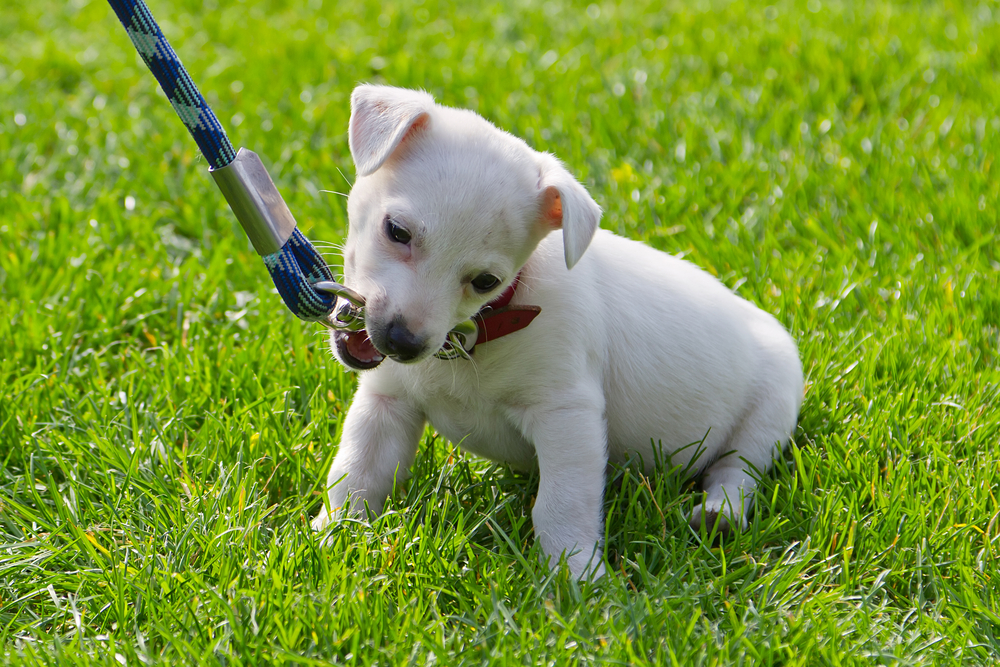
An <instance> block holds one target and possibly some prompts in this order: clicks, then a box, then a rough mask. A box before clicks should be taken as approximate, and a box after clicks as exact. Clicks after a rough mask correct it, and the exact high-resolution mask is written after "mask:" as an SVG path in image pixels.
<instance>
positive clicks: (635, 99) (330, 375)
mask: <svg viewBox="0 0 1000 667" xmlns="http://www.w3.org/2000/svg"><path fill="white" fill-rule="evenodd" d="M150 5H151V8H152V10H153V13H154V15H156V16H157V18H158V19H159V20H160V21H161V23H162V25H163V28H164V31H165V32H166V34H167V36H168V37H169V38H170V40H171V41H172V42H173V44H174V47H175V48H176V49H177V51H178V52H179V54H180V55H181V58H182V59H183V60H184V62H185V64H186V65H187V67H188V68H189V69H190V71H191V73H192V75H193V77H194V79H195V80H196V81H197V82H198V83H199V85H200V86H201V88H202V90H203V92H204V93H205V95H206V97H207V98H208V100H209V102H210V103H211V104H212V106H213V107H214V108H215V109H216V111H217V113H218V114H219V117H220V119H221V120H222V122H223V124H224V126H225V127H226V128H227V130H228V131H229V134H230V137H231V138H232V139H233V143H234V144H235V145H237V146H240V145H243V146H246V147H248V148H251V149H253V150H255V151H256V152H258V153H259V154H260V155H261V156H262V157H263V159H264V161H265V164H267V165H268V167H269V168H270V170H271V174H272V176H273V177H274V179H275V181H276V183H277V185H278V187H279V188H280V189H281V191H282V192H283V194H284V196H285V198H286V200H287V202H288V204H289V206H290V208H291V210H292V211H293V212H294V213H295V215H296V217H297V219H298V221H299V226H300V228H302V229H303V231H304V232H305V233H306V235H307V236H308V237H309V238H310V239H312V240H314V241H315V242H316V243H317V244H318V245H320V246H321V247H322V249H323V250H324V252H325V253H327V256H328V258H329V261H330V262H331V264H335V263H336V262H337V261H338V257H337V254H336V251H337V245H338V244H339V243H340V242H342V240H343V238H344V234H345V231H346V225H347V221H346V210H345V199H344V197H343V196H342V195H341V194H338V193H344V192H347V191H348V189H349V188H350V181H351V180H352V178H353V173H354V172H353V166H352V164H351V161H350V155H349V152H348V148H347V135H346V128H347V120H348V115H349V106H348V100H349V95H350V92H351V90H352V88H353V86H354V85H355V84H356V83H358V82H360V81H380V82H387V83H392V84H396V85H402V86H409V87H421V88H425V89H427V90H428V91H430V92H432V93H433V94H434V95H435V96H436V97H437V98H438V100H439V101H442V102H443V103H446V104H450V105H455V106H463V107H470V108H473V109H475V110H477V111H479V112H480V113H481V114H483V115H484V116H486V117H487V118H489V119H490V120H492V121H493V122H495V123H496V124H498V125H499V126H501V127H503V128H504V129H507V130H509V131H511V132H513V133H515V134H517V135H519V136H522V137H524V138H525V139H526V140H527V141H528V142H529V143H530V144H532V145H533V146H534V147H536V148H538V149H540V150H547V151H551V152H553V153H555V154H557V155H558V156H560V157H561V158H562V159H563V160H564V161H565V162H566V163H567V165H568V166H569V167H570V169H571V170H572V171H573V172H574V173H575V174H576V175H577V176H578V177H579V178H580V179H581V181H582V182H584V183H585V184H586V186H587V187H588V188H589V189H590V191H591V193H592V194H593V195H594V197H595V199H596V200H597V201H598V203H599V204H601V206H602V207H603V208H604V210H605V216H604V219H603V221H602V225H603V226H604V227H605V228H608V229H611V230H615V231H617V232H619V233H621V234H624V235H627V236H630V237H633V238H637V239H642V240H644V241H646V242H647V243H649V244H651V245H653V246H655V247H657V248H660V249H663V250H666V251H669V252H672V253H677V254H681V255H683V256H684V257H686V258H687V259H689V260H690V261H692V262H694V263H696V264H698V265H699V266H701V267H704V268H705V269H707V270H709V271H711V272H712V273H714V274H716V275H717V276H718V277H719V278H720V279H721V280H722V281H724V282H725V283H726V285H728V286H730V287H731V288H732V289H733V290H735V291H736V292H737V293H739V294H740V295H742V296H744V297H745V298H747V299H749V300H750V301H753V302H754V303H757V304H759V305H760V306H761V307H762V308H764V309H765V310H767V311H769V312H771V313H774V314H775V315H776V317H777V318H778V319H779V320H780V321H781V322H782V323H784V324H785V326H787V327H788V328H789V330H790V331H791V332H792V334H793V335H794V337H795V338H796V340H797V341H798V344H799V349H800V352H801V356H802V360H803V366H804V369H805V372H806V379H807V389H806V394H805V401H804V404H803V406H802V412H801V417H800V422H799V427H798V430H797V431H796V434H795V439H794V440H795V441H794V444H793V445H792V446H791V447H789V449H788V451H787V452H786V454H785V456H784V457H783V459H782V460H781V461H779V462H778V464H777V465H776V468H775V469H774V470H773V471H772V472H771V473H769V474H768V475H767V476H766V477H765V478H764V480H763V482H762V484H761V487H760V490H759V492H758V496H757V499H756V509H755V516H754V519H753V521H752V524H751V526H750V528H749V530H748V531H746V532H745V533H743V534H741V535H737V536H735V537H734V538H732V539H728V540H726V541H724V542H722V543H719V544H713V543H712V541H711V540H707V539H703V536H702V535H699V534H697V533H695V532H693V531H692V530H691V529H690V528H689V527H688V525H687V523H686V521H685V519H684V515H685V512H686V511H688V510H689V509H690V508H691V506H692V505H693V504H694V503H695V502H696V499H697V497H698V496H697V493H696V491H697V487H696V486H695V485H693V484H692V483H691V482H688V481H685V480H681V479H669V478H665V479H660V480H655V479H654V480H652V481H649V480H646V479H644V478H642V477H641V476H639V475H636V473H635V471H633V470H628V469H624V470H619V471H617V473H616V475H615V480H613V481H614V483H613V484H611V485H610V488H609V491H608V493H607V495H606V502H605V509H606V545H607V558H608V569H609V575H608V576H607V577H606V578H604V579H603V580H601V581H600V582H598V583H594V584H578V583H576V582H574V581H572V580H571V579H570V578H569V577H568V576H567V574H566V572H565V571H556V572H554V573H550V572H549V571H548V570H546V569H545V568H544V567H543V566H541V565H540V564H539V563H538V561H537V556H538V548H537V547H536V546H535V542H534V538H533V535H532V529H531V522H530V508H531V503H532V499H533V495H534V493H535V491H536V488H537V479H535V478H533V477H531V476H524V475H520V474H516V473H514V472H512V471H510V470H509V469H507V468H505V467H503V466H499V465H494V464H491V463H489V462H485V461H482V460H479V459H476V458H474V457H471V456H469V455H467V454H463V453H462V452H461V451H460V449H459V448H458V447H456V446H455V445H454V444H452V443H449V442H446V441H444V440H443V439H441V438H440V437H438V436H437V435H436V434H435V433H433V432H432V431H430V430H428V431H427V432H426V434H425V436H424V438H423V442H422V444H421V448H420V454H419V456H418V460H417V463H416V465H415V471H414V472H415V474H414V477H413V479H412V480H411V481H410V482H409V483H408V485H407V486H406V487H405V488H401V489H399V490H398V493H397V494H396V496H395V498H394V500H393V501H392V502H391V503H390V505H389V508H388V511H387V512H386V514H385V515H384V516H383V517H381V518H380V519H378V520H376V521H374V522H371V523H364V522H345V523H343V524H342V525H340V526H339V527H338V528H337V529H336V530H335V531H334V532H333V533H332V534H331V542H332V544H330V545H329V546H323V545H321V544H320V541H319V540H318V539H317V536H316V535H315V534H314V533H313V532H312V531H311V530H310V528H309V524H308V521H309V519H310V517H311V516H313V515H315V514H316V512H317V511H318V509H319V507H320V505H321V502H322V484H323V482H324V481H325V476H326V471H327V469H328V467H329V464H330V461H331V459H332V456H333V454H334V452H335V449H336V443H337V438H338V430H339V428H340V425H341V423H342V420H343V416H344V413H345V410H346V408H347V406H348V404H349V403H350V400H351V395H352V392H353V390H354V386H355V382H356V378H355V376H354V375H352V374H349V373H346V372H345V371H344V370H343V369H342V368H341V367H340V366H339V365H338V364H337V363H336V362H335V361H334V360H333V359H332V357H331V355H330V354H329V351H328V349H327V345H326V342H325V338H324V334H323V330H322V329H321V328H320V327H319V326H318V325H315V324H305V323H302V322H300V321H298V320H296V319H295V318H294V317H293V316H292V315H290V314H289V313H288V312H287V311H286V310H285V309H284V306H283V305H282V303H281V301H280V298H279V297H278V295H277V293H276V292H275V290H274V288H273V286H272V284H271V283H270V280H269V277H268V275H267V272H266V270H265V269H264V267H263V265H262V263H261V262H260V260H259V258H258V257H257V256H256V255H255V254H254V253H253V251H252V250H251V249H250V247H249V244H248V243H247V241H246V239H245V237H244V236H243V235H242V232H241V231H240V229H239V227H238V225H237V223H236V222H235V220H234V218H233V216H232V215H231V213H230V212H229V211H228V209H227V208H226V205H225V203H224V202H223V200H222V197H221V195H220V194H219V192H218V191H217V189H216V186H215V184H214V182H213V181H212V179H211V178H210V177H209V176H208V174H207V167H206V163H205V161H204V159H203V158H201V157H200V155H199V154H198V152H197V149H196V147H195V145H194V142H193V141H192V140H191V139H190V137H189V136H188V135H187V134H186V132H185V131H184V128H183V126H182V125H181V123H180V122H179V121H178V119H177V118H176V116H174V114H173V110H172V109H171V108H170V105H169V104H168V103H167V101H166V98H165V97H164V96H163V95H162V94H161V93H160V92H159V90H158V89H157V87H156V84H155V81H154V79H153V78H152V76H151V75H150V74H149V73H148V71H146V69H145V68H144V66H143V65H142V63H141V61H140V60H139V59H138V57H137V56H136V54H135V52H134V50H133V47H132V45H131V43H130V42H129V40H128V38H127V36H126V35H125V32H124V31H123V30H122V29H121V26H120V25H119V24H118V23H117V21H116V19H115V17H114V15H113V13H112V11H111V9H110V8H109V7H108V6H107V5H106V4H105V3H104V2H102V1H101V0H69V1H68V2H55V1H54V0H34V1H32V2H24V3H21V2H8V3H6V4H5V6H4V7H3V9H2V11H0V44H2V47H0V639H2V641H3V646H4V649H3V652H2V656H3V657H2V660H3V661H5V662H9V663H29V664H32V663H59V664H108V665H116V664H120V663H122V664H130V665H132V664H141V663H153V662H156V663H160V662H163V663H178V664H192V663H196V662H198V663H219V664H239V665H243V664H265V665H271V664H303V665H310V664H328V663H351V664H358V665H370V664H380V665H397V664H404V663H405V664H420V665H424V664H431V663H434V662H438V663H442V664H449V665H453V664H507V663H515V664H526V665H540V664H547V665H548V664H551V665H576V664H590V663H595V662H608V663H614V664H680V665H715V664H719V665H728V664H755V665H771V664H781V665H797V664H806V665H838V664H860V665H867V664H887V665H888V664H991V663H992V664H997V663H1000V569H998V566H1000V503H998V496H1000V484H998V480H1000V444H998V438H1000V371H998V368H997V366H998V355H1000V253H998V251H997V248H998V243H1000V240H998V238H997V233H998V228H1000V220H998V213H997V206H998V200H1000V173H998V170H1000V166H997V165H996V164H994V162H995V158H996V156H997V153H998V151H1000V117H998V114H1000V112H998V109H1000V74H998V72H1000V26H998V25H997V24H998V22H1000V4H998V3H997V2H996V1H995V0H991V1H988V2H986V1H984V2H981V3H979V2H967V3H963V2H957V1H953V0H947V1H946V0H935V1H926V2H912V3H906V2H887V1H885V0H876V1H874V2H867V3H861V2H857V3H850V2H841V1H836V0H801V1H800V0H778V1H777V2H775V4H773V5H765V4H763V3H753V2H748V1H746V0H733V1H731V2H730V1H726V0H694V1H692V2H677V1H675V0H667V1H666V2H665V3H664V2H661V1H658V0H634V1H632V2H629V3H624V4H623V5H622V6H616V5H615V4H613V3H610V2H603V3H598V4H589V5H588V4H586V3H578V2H577V3H574V2H568V1H564V0H550V1H548V2H544V3H540V2H528V1H526V0H511V1H510V2H495V1H492V0H488V1H487V2H483V3H469V2H453V3H452V2H446V1H443V0H442V1H440V2H439V1H438V0H402V1H400V2H394V1H391V0H386V1H385V2H369V1H364V2H358V3H347V2H342V3H336V2H333V1H332V0H301V1H300V2H295V3H292V2H283V1H279V0H264V1H259V2H258V1H252V0H240V1H236V0H232V1H223V0H204V1H203V2H196V1H194V0H176V1H174V2H166V1H165V0H155V1H153V2H151V3H150ZM598 298H599V296H598V295H595V299H598ZM609 307H610V308H612V309H613V304H611V305H609ZM454 363H461V362H454Z"/></svg>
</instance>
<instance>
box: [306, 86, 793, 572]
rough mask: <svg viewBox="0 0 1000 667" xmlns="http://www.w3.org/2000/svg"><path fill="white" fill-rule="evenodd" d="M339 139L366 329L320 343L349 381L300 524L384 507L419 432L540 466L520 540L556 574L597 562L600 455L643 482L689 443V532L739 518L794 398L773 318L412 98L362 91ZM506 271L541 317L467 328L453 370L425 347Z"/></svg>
mask: <svg viewBox="0 0 1000 667" xmlns="http://www.w3.org/2000/svg"><path fill="white" fill-rule="evenodd" d="M350 147H351V153H352V155H353V158H354V163H355V165H356V167H357V174H358V178H357V182H356V183H355V184H354V188H353V189H352V190H351V194H350V198H349V200H348V213H349V218H350V231H349V234H348V237H347V244H346V247H345V250H344V281H345V284H346V285H347V286H349V287H351V288H353V289H354V290H355V291H356V292H358V293H360V294H361V295H362V296H364V297H365V298H366V299H367V304H366V307H365V311H364V321H365V322H366V329H367V332H365V331H361V332H357V333H349V332H335V333H334V335H333V343H334V345H333V347H334V349H335V353H336V355H337V357H338V358H339V359H340V361H341V362H342V363H344V364H345V365H346V366H348V367H350V368H354V369H358V370H364V371H365V372H363V373H362V374H361V378H360V382H359V385H358V389H357V393H356V394H355V396H354V401H353V403H352V404H351V407H350V410H349V412H348V414H347V418H346V420H345V422H344V429H343V436H342V438H341V441H340V449H339V451H338V452H337V455H336V458H335V459H334V462H333V466H332V467H331V469H330V474H329V480H328V481H329V485H330V486H329V504H328V506H325V508H324V509H323V510H322V512H321V513H320V515H319V516H318V517H317V518H316V519H315V521H314V522H313V525H314V527H316V528H317V529H321V528H323V527H324V526H326V525H327V524H328V523H329V522H330V521H331V520H334V519H335V518H336V517H337V516H340V515H341V513H342V512H348V513H352V514H357V513H361V512H364V508H365V506H366V505H367V507H368V509H369V511H371V512H373V513H379V512H381V511H382V507H383V503H384V502H385V499H386V497H387V495H388V494H389V492H390V491H391V489H392V487H393V483H394V480H397V479H403V478H405V476H406V475H407V470H408V468H409V467H410V465H411V464H412V463H413V460H414V456H415V454H416V450H417V444H418V441H419V440H420V437H421V434H422V433H423V430H424V425H425V423H427V422H428V421H429V422H430V423H431V424H432V425H433V427H434V428H435V429H437V430H438V431H439V432H440V433H441V434H442V435H444V436H445V437H447V438H448V439H449V440H451V441H452V442H455V443H460V445H461V447H462V448H463V449H466V450H468V451H470V452H473V453H475V454H478V455H480V456H484V457H487V458H490V459H494V460H497V461H505V462H507V463H509V464H510V465H512V466H514V467H517V468H533V467H535V466H537V468H538V470H539V475H540V477H539V487H538V496H537V499H536V501H535V505H534V508H533V510H532V517H533V519H534V526H535V535H536V538H537V539H538V540H539V542H540V543H541V547H542V550H543V551H544V553H545V554H546V555H547V556H550V557H551V560H550V562H551V563H553V564H555V563H556V562H557V561H558V559H559V558H560V556H565V557H566V559H567V561H568V564H569V568H570V570H571V571H572V572H573V574H574V575H577V576H581V577H583V576H599V575H600V574H602V573H603V571H604V566H603V559H602V554H601V549H600V541H601V536H602V533H603V528H602V525H603V524H602V516H601V506H602V501H603V497H604V479H605V471H606V466H607V463H608V461H609V460H610V461H614V462H623V461H626V460H628V459H629V458H638V459H639V460H641V461H643V462H644V465H645V467H646V470H647V471H652V470H653V468H654V462H655V461H657V460H661V461H662V460H664V459H666V458H667V457H671V458H670V460H671V463H672V464H673V465H682V466H683V465H685V464H686V463H688V462H689V461H690V460H691V458H692V457H693V456H695V455H696V453H697V454H699V455H700V456H699V458H698V459H697V461H696V462H695V470H698V471H703V472H704V478H703V480H704V490H705V496H704V499H703V502H702V503H701V506H700V508H699V509H698V510H696V512H695V515H694V516H693V517H692V523H693V524H695V525H697V524H699V523H700V522H701V521H702V520H706V521H707V520H711V521H713V522H714V521H716V520H717V519H719V520H721V521H722V524H721V526H722V528H728V525H733V526H735V527H740V528H742V527H745V525H746V517H747V512H748V510H749V507H750V498H751V494H752V492H753V490H754V488H755V486H756V481H755V478H754V475H755V474H757V473H758V471H764V470H766V469H768V468H769V467H770V465H771V462H772V457H774V456H775V455H776V454H778V453H779V452H780V451H781V448H782V447H783V446H784V444H785V443H786V442H787V441H788V439H789V437H790V435H791V433H792V430H793V429H794V427H795V422H796V419H797V416H798V410H799V405H800V403H801V399H802V388H803V380H802V368H801V364H800V362H799V358H798V353H797V351H796V347H795V343H794V342H793V341H792V339H791V337H790V336H789V335H788V333H787V332H786V331H785V330H784V329H783V328H782V327H781V325H780V324H779V323H778V322H777V321H776V320H775V319H774V318H773V317H771V316H770V315H768V314H766V313H764V312H762V311H761V310H759V309H758V308H756V307H755V306H753V305H752V304H750V303H748V302H747V301H744V300H743V299H741V298H739V297H737V296H735V295H734V294H733V293H732V292H731V291H730V290H729V289H727V288H726V287H725V286H724V285H723V284H721V283H720V282H719V281H718V280H716V279H715V278H713V277H712V276H710V275H708V274H707V273H705V272H704V271H701V270H700V269H698V268H696V267H695V266H693V265H691V264H689V263H688V262H685V261H682V260H680V259H677V258H675V257H672V256H670V255H667V254H665V253H662V252H658V251H656V250H653V249H651V248H649V247H648V246H645V245H642V244H641V243H637V242H634V241H630V240H626V239H624V238H621V237H618V236H615V235H614V234H612V233H610V232H606V231H601V230H598V229H597V225H598V221H599V220H600V217H601V209H600V208H599V207H598V206H597V204H596V203H595V202H594V200H593V199H591V197H590V195H589V194H588V193H587V191H586V190H584V188H583V187H582V186H581V185H580V184H579V183H578V182H577V181H576V180H575V179H574V178H573V177H572V176H571V175H570V174H569V172H567V171H566V169H565V168H564V167H563V166H562V164H561V163H560V162H559V161H558V160H556V159H555V158H554V157H552V156H551V155H548V154H544V153H538V152H536V151H534V150H532V149H531V148H529V147H528V145H527V144H525V143H524V142H523V141H521V140H520V139H517V138H515V137H514V136H512V135H510V134H507V133H506V132H503V131H501V130H498V129H497V128H496V127H494V126H493V125H491V124H490V123H489V122H487V121H486V120H484V119H483V118H481V117H480V116H478V115H476V114H475V113H473V112H471V111H465V110H458V109H451V108H447V107H443V106H439V105H437V104H435V103H434V100H433V98H431V96H430V95H428V94H427V93H423V92H416V91H410V90H402V89H398V88H389V87H384V86H371V85H363V86H359V87H358V88H357V89H356V90H355V91H354V94H353V96H352V98H351V121H350ZM588 246H589V250H588ZM584 251H587V252H586V254H585V253H584ZM571 269H572V270H571ZM515 279H517V281H518V283H517V287H516V290H515V291H514V293H513V299H512V301H511V306H510V308H515V309H517V308H518V307H519V306H537V307H540V308H541V310H540V314H539V315H538V317H537V318H536V319H534V321H531V316H533V315H534V313H533V312H532V311H531V310H524V311H523V312H521V313H520V314H522V315H527V318H526V319H527V320H528V321H529V322H530V326H527V327H526V328H523V329H521V330H518V331H516V332H514V333H511V334H510V335H507V336H504V337H501V338H497V337H495V334H493V336H491V338H492V339H491V340H489V342H483V340H484V336H483V335H482V334H481V335H480V338H479V341H480V342H479V344H478V345H477V346H476V347H475V348H474V351H473V354H472V359H471V360H463V359H458V360H444V359H439V358H436V357H435V353H437V352H438V351H439V350H440V349H441V348H442V345H443V344H444V343H445V341H446V338H447V336H448V333H449V330H451V329H452V328H453V327H455V326H456V325H457V324H458V323H460V322H462V321H464V320H467V319H468V318H470V317H472V316H474V315H476V314H477V313H478V312H480V310H481V309H483V307H484V305H486V304H487V303H489V302H491V301H493V300H494V299H496V298H497V297H498V296H499V295H501V294H504V293H506V297H509V296H510V286H511V285H512V284H514V282H515ZM536 310H537V309H536ZM517 319H518V318H517V317H514V318H513V320H514V321H516V320H517ZM508 324H510V322H503V323H502V324H501V327H500V328H505V327H507V328H516V327H508ZM480 328H483V325H482V322H481V323H480ZM383 357H388V358H389V359H390V360H389V361H387V362H386V363H381V364H380V363H379V362H381V361H382V359H383ZM375 366H377V368H374V367H375ZM365 369H370V370H365ZM706 434H707V435H706ZM698 442H701V443H702V444H701V445H700V446H698V447H692V446H689V445H691V443H698ZM727 522H728V523H727Z"/></svg>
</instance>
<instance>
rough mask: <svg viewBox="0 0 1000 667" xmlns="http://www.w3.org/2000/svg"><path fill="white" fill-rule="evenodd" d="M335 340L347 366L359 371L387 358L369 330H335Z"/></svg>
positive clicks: (370, 367)
mask: <svg viewBox="0 0 1000 667" xmlns="http://www.w3.org/2000/svg"><path fill="white" fill-rule="evenodd" d="M333 340H334V343H335V344H336V345H337V354H338V355H339V356H340V360H341V361H343V362H344V364H346V365H347V366H350V367H351V368H353V369H355V370H359V371H367V370H369V369H372V368H375V367H376V366H378V365H379V364H380V363H382V361H383V360H384V359H385V357H384V356H382V354H381V353H379V351H378V350H376V349H375V346H374V345H372V342H371V339H369V338H368V332H367V331H365V330H364V329H362V330H361V331H334V332H333Z"/></svg>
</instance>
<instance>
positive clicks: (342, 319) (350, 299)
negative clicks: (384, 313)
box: [313, 280, 365, 331]
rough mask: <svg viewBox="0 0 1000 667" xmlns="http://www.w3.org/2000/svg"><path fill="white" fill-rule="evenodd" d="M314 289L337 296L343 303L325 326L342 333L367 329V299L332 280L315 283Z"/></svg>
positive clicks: (325, 322) (334, 310)
mask: <svg viewBox="0 0 1000 667" xmlns="http://www.w3.org/2000/svg"><path fill="white" fill-rule="evenodd" d="M313 287H315V288H316V290H318V291H320V292H326V293H327V294H335V295H336V296H337V297H338V299H339V300H340V301H341V303H340V305H338V306H337V307H336V308H334V309H333V312H332V313H330V317H328V318H327V319H325V320H323V324H325V325H326V326H328V327H329V328H331V329H338V330H340V331H361V330H362V329H364V328H365V298H364V297H363V296H361V295H360V294H358V293H357V292H355V291H354V290H352V289H351V288H350V287H344V286H343V285H341V284H340V283H335V282H333V281H332V280H321V281H319V282H318V283H313Z"/></svg>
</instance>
